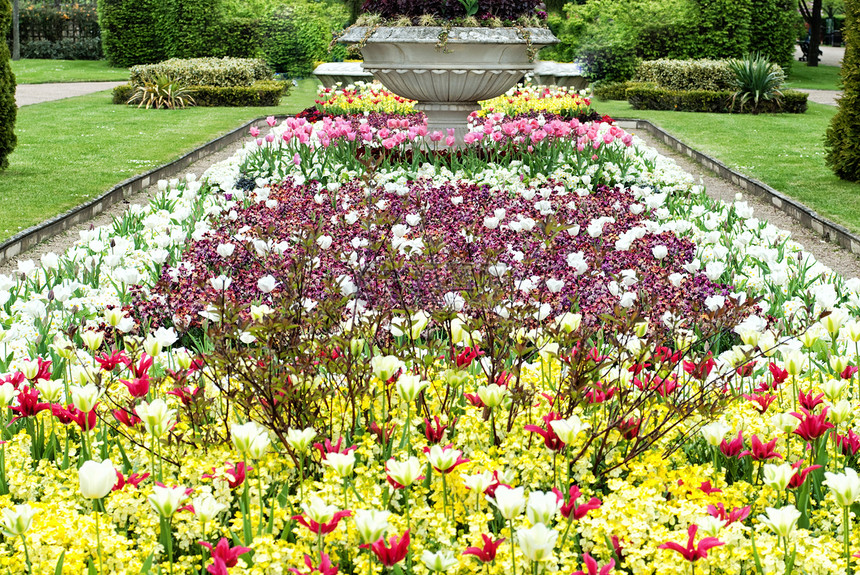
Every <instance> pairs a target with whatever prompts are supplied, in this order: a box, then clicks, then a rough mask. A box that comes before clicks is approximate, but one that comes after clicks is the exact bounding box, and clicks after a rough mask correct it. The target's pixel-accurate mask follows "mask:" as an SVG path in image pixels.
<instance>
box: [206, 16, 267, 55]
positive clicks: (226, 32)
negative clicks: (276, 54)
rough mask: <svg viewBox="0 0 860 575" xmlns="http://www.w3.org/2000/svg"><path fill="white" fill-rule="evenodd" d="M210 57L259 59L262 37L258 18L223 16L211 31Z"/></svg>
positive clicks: (261, 51) (261, 50) (261, 53)
mask: <svg viewBox="0 0 860 575" xmlns="http://www.w3.org/2000/svg"><path fill="white" fill-rule="evenodd" d="M211 36H212V37H211V39H210V40H209V43H210V48H211V50H210V52H211V54H210V55H211V56H217V57H223V56H230V57H233V58H261V57H262V56H263V49H262V43H263V36H262V31H261V29H260V20H259V19H258V18H249V17H245V16H225V17H223V18H221V19H220V20H219V21H218V22H217V23H216V25H215V27H214V28H212V29H211Z"/></svg>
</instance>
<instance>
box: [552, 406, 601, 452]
mask: <svg viewBox="0 0 860 575" xmlns="http://www.w3.org/2000/svg"><path fill="white" fill-rule="evenodd" d="M549 425H550V427H552V430H553V431H554V432H555V434H556V435H557V436H558V438H559V439H561V440H562V441H563V442H564V443H565V444H567V445H570V444H571V443H573V442H574V440H575V439H576V436H577V435H579V434H580V433H582V432H583V431H585V430H586V429H588V428H589V427H591V425H590V424H588V423H583V422H582V420H581V419H580V418H579V416H577V415H576V414H574V415H571V416H570V417H568V418H567V419H554V420H552V421H550V422H549Z"/></svg>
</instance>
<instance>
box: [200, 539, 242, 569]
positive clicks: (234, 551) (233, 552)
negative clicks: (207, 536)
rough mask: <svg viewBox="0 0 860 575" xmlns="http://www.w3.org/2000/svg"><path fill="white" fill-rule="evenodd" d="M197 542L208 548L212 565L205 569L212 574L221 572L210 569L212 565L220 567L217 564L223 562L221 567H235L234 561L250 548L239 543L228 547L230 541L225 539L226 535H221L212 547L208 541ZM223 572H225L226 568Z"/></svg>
mask: <svg viewBox="0 0 860 575" xmlns="http://www.w3.org/2000/svg"><path fill="white" fill-rule="evenodd" d="M198 543H199V544H200V545H202V546H203V547H205V548H206V549H208V550H209V552H210V553H211V554H212V559H213V560H214V565H211V566H209V567H207V568H206V570H207V571H209V573H212V574H213V575H216V574H218V573H220V572H221V571H217V570H213V569H212V567H216V568H218V567H221V566H219V565H218V563H219V562H220V563H222V564H223V567H235V566H236V563H237V562H238V561H239V556H240V555H243V554H245V553H247V552H248V551H250V550H251V549H250V548H249V547H242V546H241V545H237V546H236V547H230V543H229V542H228V541H227V538H226V537H222V538H221V540H220V541H218V544H217V545H216V546H214V547H213V546H212V544H211V543H209V542H208V541H198ZM223 572H224V573H226V569H225V570H224V571H223Z"/></svg>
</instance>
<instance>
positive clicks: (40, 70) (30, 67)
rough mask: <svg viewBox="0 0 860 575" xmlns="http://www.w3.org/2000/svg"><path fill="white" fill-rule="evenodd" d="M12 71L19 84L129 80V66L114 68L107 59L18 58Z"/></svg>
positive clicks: (13, 63) (13, 64)
mask: <svg viewBox="0 0 860 575" xmlns="http://www.w3.org/2000/svg"><path fill="white" fill-rule="evenodd" d="M12 71H13V72H14V73H15V79H16V80H17V81H18V83H19V84H45V83H47V82H113V81H117V82H121V81H123V80H128V69H127V68H112V67H110V66H109V65H108V63H107V61H106V60H17V61H13V62H12Z"/></svg>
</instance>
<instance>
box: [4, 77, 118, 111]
mask: <svg viewBox="0 0 860 575" xmlns="http://www.w3.org/2000/svg"><path fill="white" fill-rule="evenodd" d="M120 84H125V82H68V83H63V84H18V86H17V88H15V102H16V103H17V104H18V107H19V108H20V107H21V106H27V105H29V104H41V103H42V102H50V101H52V100H62V99H63V98H71V97H72V96H83V95H85V94H92V93H93V92H101V91H104V90H112V89H113V88H114V87H115V86H119V85H120Z"/></svg>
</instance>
